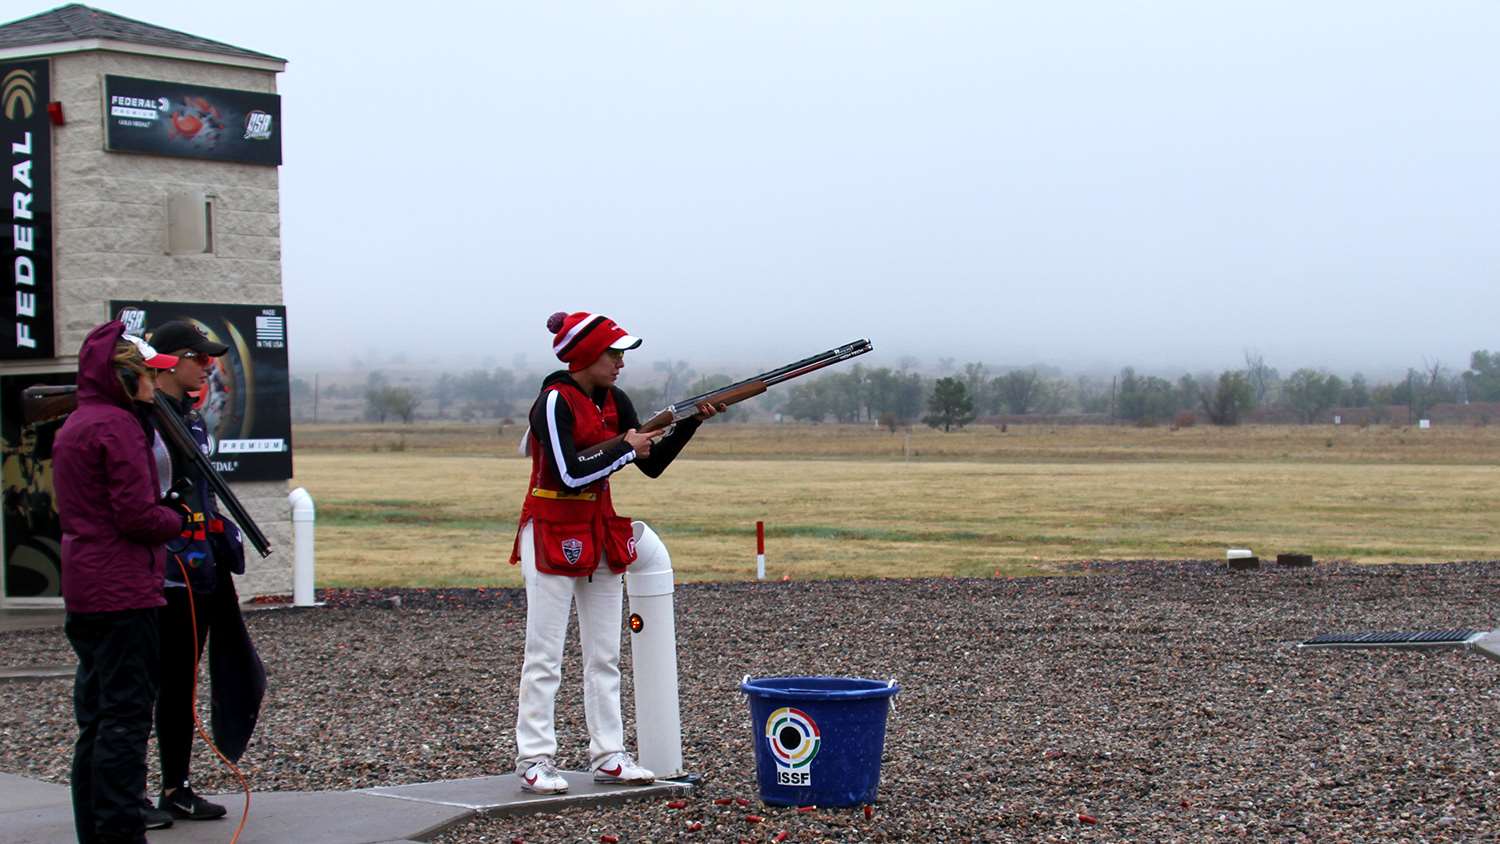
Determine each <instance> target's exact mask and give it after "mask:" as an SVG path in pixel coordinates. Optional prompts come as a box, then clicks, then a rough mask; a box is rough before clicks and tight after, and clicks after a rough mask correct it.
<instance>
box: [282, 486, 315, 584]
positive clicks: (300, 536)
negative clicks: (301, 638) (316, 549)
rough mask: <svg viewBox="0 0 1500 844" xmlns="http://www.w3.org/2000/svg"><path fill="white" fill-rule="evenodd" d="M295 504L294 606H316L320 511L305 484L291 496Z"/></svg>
mask: <svg viewBox="0 0 1500 844" xmlns="http://www.w3.org/2000/svg"><path fill="white" fill-rule="evenodd" d="M287 501H288V503H290V504H291V505H292V545H293V548H294V549H295V550H296V556H295V557H294V558H293V562H292V605H293V606H298V607H312V606H316V605H317V602H316V601H315V600H314V595H313V526H314V525H313V523H314V522H315V521H317V513H316V511H315V509H314V507H313V500H312V496H311V495H310V494H308V492H307V490H305V489H303V488H302V487H300V486H299V487H297V488H296V489H294V490H292V492H291V494H290V495H288V496H287Z"/></svg>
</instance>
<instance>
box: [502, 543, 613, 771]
mask: <svg viewBox="0 0 1500 844" xmlns="http://www.w3.org/2000/svg"><path fill="white" fill-rule="evenodd" d="M521 576H522V577H523V578H525V580H526V658H525V661H524V662H523V663H522V665H521V690H520V694H519V702H518V705H517V708H516V764H517V765H520V764H521V763H523V762H526V763H529V762H534V761H537V760H539V759H542V758H546V757H555V756H556V755H557V730H556V727H555V725H554V712H555V709H556V702H557V689H558V687H559V686H560V685H561V684H562V660H563V647H564V645H565V644H566V641H565V639H566V636H567V633H568V614H569V610H570V609H571V608H572V606H573V604H575V603H576V604H577V606H578V638H579V644H580V645H581V646H582V647H583V714H584V718H585V720H586V721H587V723H588V729H589V767H591V768H592V767H593V766H595V765H597V764H599V763H600V762H603V761H604V759H605V757H607V756H609V755H610V754H611V753H618V752H619V751H622V750H624V749H625V727H624V724H623V723H622V721H621V718H620V627H621V622H620V614H621V611H622V609H623V600H622V598H621V594H622V589H621V581H622V579H623V578H622V575H618V574H615V573H614V572H611V571H610V570H609V567H608V566H607V565H605V563H604V560H603V558H602V557H601V558H600V560H599V568H597V569H596V570H595V571H594V576H593V578H592V579H590V578H587V577H567V576H566V575H557V574H545V573H543V572H538V571H537V570H536V544H535V543H534V542H532V524H531V522H529V521H528V522H527V523H526V525H525V527H523V528H521Z"/></svg>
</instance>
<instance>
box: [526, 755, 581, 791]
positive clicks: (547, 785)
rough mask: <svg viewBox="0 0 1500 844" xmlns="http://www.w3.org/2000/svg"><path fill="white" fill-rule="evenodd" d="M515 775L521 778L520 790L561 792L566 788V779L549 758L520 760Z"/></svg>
mask: <svg viewBox="0 0 1500 844" xmlns="http://www.w3.org/2000/svg"><path fill="white" fill-rule="evenodd" d="M516 776H518V777H520V778H521V790H522V791H529V792H531V793H532V794H561V793H563V792H564V791H567V790H568V781H567V780H565V779H563V776H562V774H559V773H558V772H557V766H556V765H554V764H552V760H551V759H543V760H541V761H539V762H529V763H528V762H522V763H521V764H519V765H517V766H516Z"/></svg>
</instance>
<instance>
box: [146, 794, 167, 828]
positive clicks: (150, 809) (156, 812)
mask: <svg viewBox="0 0 1500 844" xmlns="http://www.w3.org/2000/svg"><path fill="white" fill-rule="evenodd" d="M141 818H142V819H144V820H145V821H146V828H147V829H166V828H167V827H169V826H171V825H172V813H171V812H168V811H167V810H166V809H158V808H156V807H155V806H153V805H151V798H149V797H142V798H141Z"/></svg>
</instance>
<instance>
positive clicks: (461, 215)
mask: <svg viewBox="0 0 1500 844" xmlns="http://www.w3.org/2000/svg"><path fill="white" fill-rule="evenodd" d="M8 5H9V6H10V7H11V8H13V9H14V10H15V11H14V12H13V13H12V14H10V15H9V16H8V18H13V17H19V16H23V15H25V14H30V13H32V12H36V11H41V10H42V9H44V8H46V7H47V6H48V5H50V2H49V0H39V2H37V3H35V4H30V5H26V6H18V5H17V4H15V3H12V4H8ZM96 5H98V6H99V7H101V8H105V9H108V10H110V11H113V12H117V13H119V14H123V15H126V16H129V17H135V18H139V19H142V20H146V21H148V22H151V23H156V24H159V25H163V26H168V27H172V28H176V29H181V30H185V31H188V32H191V33H194V34H197V35H202V36H205V37H210V38H216V39H219V40H222V41H227V42H229V43H231V44H235V45H237V46H241V47H246V48H249V49H253V50H259V51H263V52H267V53H271V54H274V55H278V56H282V57H284V58H287V59H289V60H290V64H289V66H288V69H287V71H286V73H284V74H282V76H281V78H280V91H281V94H282V96H283V110H284V121H285V131H286V135H285V162H286V163H285V165H284V166H283V168H282V175H281V185H282V236H283V247H284V256H283V261H284V273H285V276H284V280H285V295H286V303H287V305H288V311H289V313H288V327H289V331H290V339H291V353H292V357H293V365H294V368H296V369H298V370H302V371H307V370H308V369H309V368H316V367H322V366H337V365H341V364H346V363H347V362H348V361H349V360H350V359H351V358H353V357H366V356H368V355H369V353H370V350H379V351H378V352H377V355H379V354H385V353H389V352H391V351H405V352H406V353H407V355H408V357H409V358H411V359H422V358H424V357H429V358H431V359H433V360H436V361H439V362H451V363H452V365H458V363H459V362H460V361H470V360H471V359H477V358H478V357H479V356H481V355H488V356H491V357H492V358H493V359H495V360H497V361H499V362H501V363H502V364H509V363H510V362H511V361H512V360H513V357H514V356H515V355H516V354H518V353H524V354H526V355H527V359H528V360H529V361H530V362H532V363H533V364H534V365H540V363H541V362H542V361H545V360H546V359H547V354H548V350H549V337H548V335H547V334H546V332H545V329H544V327H543V325H544V322H545V320H546V317H547V315H548V314H549V313H551V312H552V311H554V310H598V311H603V312H605V313H608V314H610V315H611V316H614V317H615V318H617V319H618V320H619V321H620V322H621V323H622V324H623V325H625V327H626V328H628V329H629V330H630V331H631V332H632V333H635V334H638V335H640V336H642V337H644V338H646V345H645V346H644V347H643V348H642V349H641V350H640V351H639V352H637V353H636V359H637V360H638V361H639V362H640V363H643V364H649V363H650V362H651V361H653V360H660V359H667V358H672V359H678V358H683V359H687V360H689V361H692V362H693V363H694V365H696V366H698V367H699V368H700V369H703V368H706V367H707V366H708V365H712V364H716V363H723V364H725V366H726V367H734V366H735V365H736V362H740V361H744V362H747V363H746V365H748V364H756V363H778V362H781V361H780V359H781V358H791V357H798V356H801V355H804V354H809V353H812V352H815V351H820V350H822V349H824V348H827V347H830V346H833V345H836V344H839V343H842V342H844V341H847V340H850V339H854V338H856V337H870V338H872V339H873V340H874V342H875V346H876V349H877V351H876V353H875V354H874V355H871V356H869V357H866V358H865V359H864V360H865V361H866V362H867V363H868V364H870V365H895V364H896V363H897V362H898V361H899V359H900V358H901V357H902V356H904V355H913V356H917V357H919V358H921V359H922V361H923V363H924V364H926V365H931V364H932V363H933V362H935V361H936V360H937V358H938V357H940V356H941V357H952V358H956V359H957V360H959V361H960V362H963V361H969V360H979V361H984V362H986V363H990V364H992V365H1007V364H1027V363H1032V362H1044V363H1051V364H1056V365H1060V366H1064V367H1070V368H1089V367H1092V368H1101V369H1102V368H1118V367H1120V366H1123V365H1135V366H1137V367H1142V368H1146V369H1151V368H1166V369H1177V370H1191V371H1195V372H1196V371H1201V370H1204V369H1215V368H1222V367H1227V366H1237V365H1241V364H1242V358H1243V353H1244V351H1245V349H1247V348H1254V349H1258V350H1260V351H1261V352H1262V353H1263V354H1264V355H1265V356H1266V359H1267V362H1269V363H1271V364H1272V365H1275V366H1278V367H1280V368H1281V371H1282V372H1283V374H1285V373H1287V372H1290V371H1291V370H1292V369H1295V368H1297V367H1300V366H1325V367H1330V368H1332V369H1335V370H1344V371H1351V370H1354V369H1363V370H1364V371H1366V372H1378V371H1381V370H1382V369H1386V370H1394V371H1399V370H1402V369H1404V368H1405V367H1406V366H1408V365H1416V366H1420V365H1421V364H1422V362H1423V360H1424V359H1425V360H1429V361H1432V360H1441V361H1442V362H1444V363H1445V364H1447V365H1449V366H1450V367H1455V368H1457V369H1459V370H1461V369H1463V368H1464V367H1466V366H1467V364H1468V356H1469V352H1470V351H1472V350H1474V349H1478V348H1491V349H1500V328H1497V327H1496V324H1497V320H1496V314H1497V313H1500V283H1497V281H1500V280H1497V278H1496V276H1497V272H1496V268H1497V266H1500V236H1497V232H1500V225H1497V224H1500V213H1497V202H1500V199H1497V198H1500V144H1497V141H1500V109H1497V105H1496V103H1497V100H1496V97H1495V93H1494V90H1495V89H1494V84H1495V80H1496V79H1497V78H1500V51H1497V50H1496V49H1495V45H1496V44H1497V43H1500V4H1496V3H1495V2H1493V0H1471V2H1461V1H1455V2H1444V3H1438V4H1429V3H1412V2H1409V0H1402V1H1401V2H1382V1H1381V0H1354V1H1352V2H1317V3H1308V2H1280V1H1279V0H1255V2H1210V3H1204V2H1198V1H1197V0H1181V2H1106V0H1098V2H1053V3H1045V4H1041V3H1019V2H1016V3H1007V2H999V1H998V0H994V2H973V3H968V2H947V1H946V0H922V2H915V0H914V2H887V1H886V0H873V2H872V0H858V1H857V2H856V1H855V0H850V2H816V0H799V2H791V0H786V1H785V2H783V0H755V2H712V3H705V2H692V3H689V2H670V3H668V2H638V3H624V2H618V3H605V2H568V3H534V2H528V3H516V2H503V3H498V4H493V5H490V4H479V3H474V4H463V3H444V2H429V3H420V4H416V3H413V4H374V5H368V6H364V7H360V10H359V11H354V9H355V8H356V7H354V6H351V5H346V4H342V3H339V4H330V6H331V8H329V9H324V8H323V7H322V6H320V5H317V4H311V3H306V2H298V3H291V2H282V0H266V1H265V2H256V3H234V4H210V3H197V2H195V3H192V4H189V3H181V2H175V3H174V2H153V1H152V0H96Z"/></svg>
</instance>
